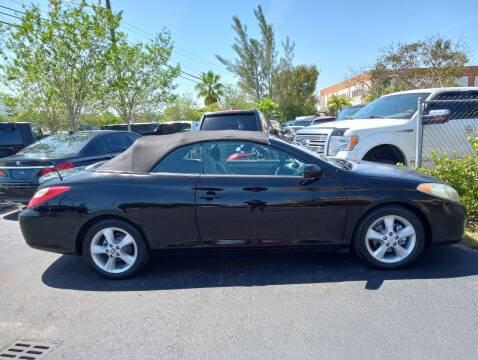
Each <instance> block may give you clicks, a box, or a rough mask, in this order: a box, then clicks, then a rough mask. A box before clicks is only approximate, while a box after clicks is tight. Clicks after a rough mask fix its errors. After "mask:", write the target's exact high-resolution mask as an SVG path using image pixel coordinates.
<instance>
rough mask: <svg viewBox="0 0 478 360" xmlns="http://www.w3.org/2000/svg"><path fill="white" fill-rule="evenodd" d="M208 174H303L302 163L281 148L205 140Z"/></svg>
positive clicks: (246, 142)
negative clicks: (206, 141)
mask: <svg viewBox="0 0 478 360" xmlns="http://www.w3.org/2000/svg"><path fill="white" fill-rule="evenodd" d="M203 172H204V174H207V175H256V176H303V174H304V163H303V162H302V161H301V160H299V159H297V158H295V157H294V156H292V155H291V154H289V153H287V152H284V151H282V150H279V149H276V148H274V147H271V146H269V145H263V144H257V143H254V142H250V141H217V142H208V143H204V146H203Z"/></svg>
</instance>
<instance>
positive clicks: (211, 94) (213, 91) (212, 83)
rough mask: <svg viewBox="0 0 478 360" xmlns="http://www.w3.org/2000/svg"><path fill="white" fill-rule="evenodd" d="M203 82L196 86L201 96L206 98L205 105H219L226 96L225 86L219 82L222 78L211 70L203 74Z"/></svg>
mask: <svg viewBox="0 0 478 360" xmlns="http://www.w3.org/2000/svg"><path fill="white" fill-rule="evenodd" d="M201 78H202V80H201V81H202V82H201V83H200V84H197V85H196V90H197V91H198V93H199V96H202V97H203V98H204V105H206V106H209V105H211V104H217V103H218V102H219V100H220V98H221V97H222V96H223V95H224V85H222V84H221V83H220V82H219V80H220V79H221V77H220V76H219V75H217V74H214V73H213V72H212V71H211V70H209V71H208V72H207V73H202V74H201Z"/></svg>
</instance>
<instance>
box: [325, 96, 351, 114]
mask: <svg viewBox="0 0 478 360" xmlns="http://www.w3.org/2000/svg"><path fill="white" fill-rule="evenodd" d="M350 105H352V101H351V100H350V99H349V98H346V97H343V96H337V95H332V96H331V97H330V98H329V101H328V103H327V107H328V110H329V113H331V114H334V115H337V114H338V113H339V112H340V110H342V108H344V107H345V106H350Z"/></svg>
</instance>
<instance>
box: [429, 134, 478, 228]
mask: <svg viewBox="0 0 478 360" xmlns="http://www.w3.org/2000/svg"><path fill="white" fill-rule="evenodd" d="M469 140H470V143H471V144H472V146H473V149H474V154H472V155H467V156H465V157H463V158H461V159H452V158H449V157H447V156H445V155H442V156H438V155H437V154H434V155H432V161H433V164H434V167H433V168H430V169H426V168H423V169H420V170H421V171H422V172H424V173H426V174H428V175H431V176H434V177H436V178H438V179H440V180H442V181H443V182H446V183H447V184H448V185H450V186H452V187H453V188H455V190H456V191H458V193H459V194H460V200H461V202H462V204H463V205H465V208H466V212H467V216H468V220H469V221H478V136H477V137H475V138H474V139H469Z"/></svg>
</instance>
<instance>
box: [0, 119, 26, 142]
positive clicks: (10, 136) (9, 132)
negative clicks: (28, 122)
mask: <svg viewBox="0 0 478 360" xmlns="http://www.w3.org/2000/svg"><path fill="white" fill-rule="evenodd" d="M22 144H23V138H22V129H21V128H20V127H19V126H17V125H15V124H0V145H3V146H12V145H22Z"/></svg>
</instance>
